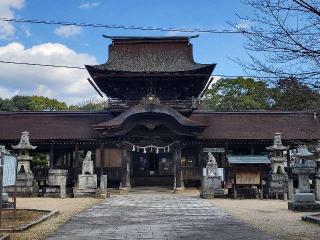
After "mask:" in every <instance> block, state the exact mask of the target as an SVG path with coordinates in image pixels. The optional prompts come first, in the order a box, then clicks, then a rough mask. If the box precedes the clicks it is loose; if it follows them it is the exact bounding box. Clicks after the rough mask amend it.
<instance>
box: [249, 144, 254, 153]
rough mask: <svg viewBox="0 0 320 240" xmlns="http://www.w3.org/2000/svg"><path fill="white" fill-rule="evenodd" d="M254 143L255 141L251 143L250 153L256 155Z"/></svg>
mask: <svg viewBox="0 0 320 240" xmlns="http://www.w3.org/2000/svg"><path fill="white" fill-rule="evenodd" d="M254 150H255V149H254V145H253V143H250V155H254V153H255V151H254Z"/></svg>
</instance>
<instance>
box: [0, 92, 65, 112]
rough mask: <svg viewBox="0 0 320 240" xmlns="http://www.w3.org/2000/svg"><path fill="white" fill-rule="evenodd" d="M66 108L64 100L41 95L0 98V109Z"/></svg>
mask: <svg viewBox="0 0 320 240" xmlns="http://www.w3.org/2000/svg"><path fill="white" fill-rule="evenodd" d="M59 110H68V106H67V104H66V103H64V102H60V101H58V100H56V99H52V98H47V97H42V96H20V95H16V96H14V97H12V98H11V99H0V111H59Z"/></svg>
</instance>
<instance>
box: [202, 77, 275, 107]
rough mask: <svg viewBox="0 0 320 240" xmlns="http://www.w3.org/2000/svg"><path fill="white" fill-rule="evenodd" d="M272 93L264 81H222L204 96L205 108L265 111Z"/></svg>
mask: <svg viewBox="0 0 320 240" xmlns="http://www.w3.org/2000/svg"><path fill="white" fill-rule="evenodd" d="M270 93H271V91H270V89H269V88H268V87H267V85H266V83H265V82H263V81H255V80H254V79H252V78H241V77H238V78H234V79H224V78H222V79H220V80H218V81H217V82H216V83H215V84H213V86H212V88H211V89H208V90H207V92H206V93H205V95H204V99H203V106H204V108H205V109H207V110H213V111H237V110H265V109H269V108H270V105H271V102H272V101H271V97H270V96H271V94H270Z"/></svg>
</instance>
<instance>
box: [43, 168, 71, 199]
mask: <svg viewBox="0 0 320 240" xmlns="http://www.w3.org/2000/svg"><path fill="white" fill-rule="evenodd" d="M67 176H68V170H62V169H50V170H49V176H48V185H49V186H50V187H59V189H58V190H54V188H51V189H49V188H50V187H49V188H48V189H46V194H45V197H50V196H56V194H59V196H60V198H65V197H66V195H67Z"/></svg>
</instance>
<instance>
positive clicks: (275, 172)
mask: <svg viewBox="0 0 320 240" xmlns="http://www.w3.org/2000/svg"><path fill="white" fill-rule="evenodd" d="M281 135H282V134H281V133H278V132H277V133H275V134H274V138H273V145H272V146H269V147H267V148H266V149H267V150H268V151H269V152H270V162H271V169H272V170H271V172H270V174H269V176H268V181H267V192H268V194H269V195H270V197H276V198H278V197H279V195H282V197H283V198H284V199H286V198H287V197H286V195H287V185H288V175H287V173H286V172H285V170H284V163H285V162H286V160H287V159H286V157H285V155H284V154H283V153H284V151H287V150H288V149H289V147H287V146H284V145H282V139H281Z"/></svg>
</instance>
